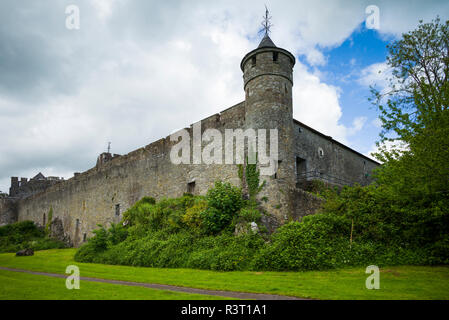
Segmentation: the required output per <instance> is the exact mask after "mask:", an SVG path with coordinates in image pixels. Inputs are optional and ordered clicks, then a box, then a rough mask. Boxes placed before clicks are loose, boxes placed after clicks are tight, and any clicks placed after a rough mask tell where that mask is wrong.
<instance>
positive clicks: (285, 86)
mask: <svg viewBox="0 0 449 320" xmlns="http://www.w3.org/2000/svg"><path fill="white" fill-rule="evenodd" d="M284 89H285V93H288V88H287V85H286V84H284Z"/></svg>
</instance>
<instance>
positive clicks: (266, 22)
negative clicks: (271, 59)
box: [260, 5, 273, 36]
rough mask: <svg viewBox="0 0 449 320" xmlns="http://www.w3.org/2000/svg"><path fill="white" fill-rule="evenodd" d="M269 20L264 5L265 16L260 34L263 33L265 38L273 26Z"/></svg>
mask: <svg viewBox="0 0 449 320" xmlns="http://www.w3.org/2000/svg"><path fill="white" fill-rule="evenodd" d="M270 20H271V16H270V13H269V11H268V8H267V6H266V5H265V16H264V17H263V22H262V29H261V30H260V32H262V31H263V32H265V35H266V36H268V34H269V33H270V28H271V27H272V26H273V24H271V22H270Z"/></svg>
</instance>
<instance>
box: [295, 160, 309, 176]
mask: <svg viewBox="0 0 449 320" xmlns="http://www.w3.org/2000/svg"><path fill="white" fill-rule="evenodd" d="M306 172H307V167H306V160H305V159H302V158H300V157H296V175H297V177H298V178H301V177H302V178H305V175H306Z"/></svg>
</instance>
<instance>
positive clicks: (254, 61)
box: [251, 56, 256, 67]
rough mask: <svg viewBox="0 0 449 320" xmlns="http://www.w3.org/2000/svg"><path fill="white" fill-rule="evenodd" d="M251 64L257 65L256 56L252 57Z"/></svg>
mask: <svg viewBox="0 0 449 320" xmlns="http://www.w3.org/2000/svg"><path fill="white" fill-rule="evenodd" d="M251 66H253V67H255V66H256V56H254V57H252V58H251Z"/></svg>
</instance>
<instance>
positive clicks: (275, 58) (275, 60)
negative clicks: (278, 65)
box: [273, 52, 279, 62]
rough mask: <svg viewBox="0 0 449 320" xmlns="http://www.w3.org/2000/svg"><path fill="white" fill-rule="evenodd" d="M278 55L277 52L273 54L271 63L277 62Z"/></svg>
mask: <svg viewBox="0 0 449 320" xmlns="http://www.w3.org/2000/svg"><path fill="white" fill-rule="evenodd" d="M278 55H279V53H278V52H273V61H274V62H277V61H278Z"/></svg>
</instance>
